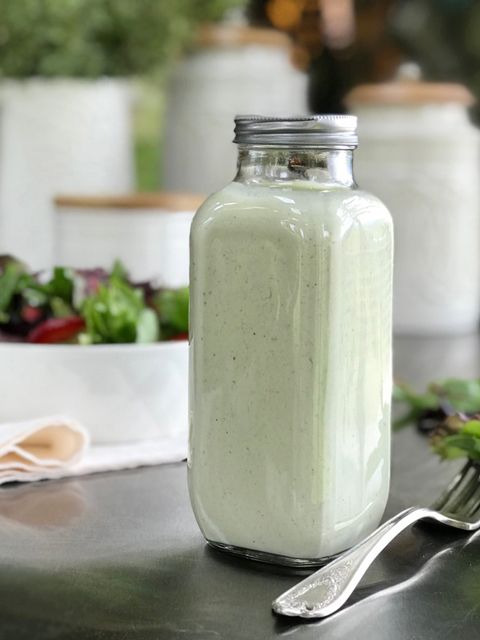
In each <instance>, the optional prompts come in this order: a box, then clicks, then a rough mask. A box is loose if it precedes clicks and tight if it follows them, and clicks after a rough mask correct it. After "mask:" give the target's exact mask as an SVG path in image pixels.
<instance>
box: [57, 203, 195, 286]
mask: <svg viewBox="0 0 480 640" xmlns="http://www.w3.org/2000/svg"><path fill="white" fill-rule="evenodd" d="M202 201H203V197H200V196H191V195H184V194H172V193H159V194H143V195H142V194H138V195H133V196H124V197H97V198H95V197H70V196H64V197H59V198H57V200H56V202H57V216H56V242H55V245H56V250H55V262H56V263H57V264H62V265H68V266H70V267H76V268H79V269H84V268H95V267H104V268H105V269H107V270H108V269H111V267H112V264H113V263H114V261H115V260H116V259H119V260H121V261H122V263H123V264H124V266H125V267H126V268H127V270H128V272H129V275H130V277H131V278H132V279H133V280H135V281H137V282H141V281H144V280H155V282H156V283H158V284H159V285H162V286H165V287H169V288H176V287H184V286H187V285H188V271H189V233H190V224H191V221H192V218H193V215H194V212H195V210H196V209H197V208H198V207H199V206H200V204H201V203H202Z"/></svg>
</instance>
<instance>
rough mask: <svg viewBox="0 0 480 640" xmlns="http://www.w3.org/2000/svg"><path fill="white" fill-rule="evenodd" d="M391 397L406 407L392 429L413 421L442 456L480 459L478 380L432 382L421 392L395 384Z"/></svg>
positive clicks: (479, 393) (451, 379) (455, 379)
mask: <svg viewBox="0 0 480 640" xmlns="http://www.w3.org/2000/svg"><path fill="white" fill-rule="evenodd" d="M394 400H396V401H397V402H399V403H400V404H402V405H403V406H404V407H405V408H406V411H405V413H404V414H403V415H402V416H401V417H400V418H399V419H398V420H397V421H396V422H395V423H394V428H397V429H399V428H401V427H403V426H405V425H407V424H416V425H417V427H418V429H419V430H420V431H422V432H424V433H426V434H428V436H429V438H430V442H431V445H432V447H433V450H434V451H435V452H436V453H437V454H439V455H440V456H441V457H442V458H446V459H451V458H460V457H467V458H470V459H471V460H476V461H480V379H475V380H460V379H457V378H450V379H448V380H443V381H440V382H433V383H432V384H430V385H429V386H428V388H427V389H426V391H425V392H424V393H416V392H415V391H413V390H412V389H411V388H410V387H408V386H407V385H404V384H397V385H396V387H395V390H394Z"/></svg>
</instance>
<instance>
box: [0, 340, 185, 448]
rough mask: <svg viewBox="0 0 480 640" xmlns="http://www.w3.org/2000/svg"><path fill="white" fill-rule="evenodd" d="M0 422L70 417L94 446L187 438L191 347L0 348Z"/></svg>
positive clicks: (164, 344) (169, 344) (8, 345)
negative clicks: (88, 436)
mask: <svg viewBox="0 0 480 640" xmlns="http://www.w3.org/2000/svg"><path fill="white" fill-rule="evenodd" d="M0 362H1V363H2V368H1V372H2V373H1V374H0V390H1V391H0V398H1V400H0V422H2V421H4V422H6V421H14V420H23V419H30V418H38V417H42V416H48V415H52V414H66V415H69V416H71V417H73V418H75V419H77V420H79V421H80V422H81V423H82V424H83V425H84V426H85V427H86V428H87V429H88V430H89V431H90V434H91V437H92V441H93V442H96V443H109V442H111V443H113V442H127V441H135V440H142V439H150V438H158V437H162V438H163V437H165V438H169V437H172V436H178V437H184V438H185V441H186V439H187V431H188V419H187V397H188V343H187V342H186V341H179V342H159V343H156V344H152V345H137V344H120V345H91V346H79V345H31V344H17V343H1V344H0Z"/></svg>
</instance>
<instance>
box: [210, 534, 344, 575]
mask: <svg viewBox="0 0 480 640" xmlns="http://www.w3.org/2000/svg"><path fill="white" fill-rule="evenodd" d="M207 543H208V545H209V546H210V547H213V548H214V549H217V550H219V551H223V552H224V553H230V554H231V555H234V556H237V557H241V558H246V559H247V560H255V561H256V562H266V563H267V564H276V565H281V566H284V567H297V568H298V567H318V566H321V565H324V564H327V563H328V562H330V561H331V560H334V559H335V558H337V557H338V556H339V555H340V554H341V553H343V551H339V552H338V553H335V554H333V555H331V556H324V557H322V558H293V557H290V556H282V555H280V554H277V553H268V552H266V551H257V550H255V549H245V548H243V547H237V546H235V545H231V544H225V543H223V542H214V541H213V540H207Z"/></svg>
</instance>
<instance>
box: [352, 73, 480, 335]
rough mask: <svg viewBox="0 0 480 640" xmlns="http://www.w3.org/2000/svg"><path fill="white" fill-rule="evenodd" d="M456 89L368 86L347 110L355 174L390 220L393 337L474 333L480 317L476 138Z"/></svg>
mask: <svg viewBox="0 0 480 640" xmlns="http://www.w3.org/2000/svg"><path fill="white" fill-rule="evenodd" d="M472 101H473V98H472V95H471V94H470V92H469V91H468V90H467V89H466V88H465V87H463V86H462V85H458V84H437V83H426V82H422V81H420V80H416V79H413V78H410V79H409V78H403V79H402V78H399V79H398V80H397V81H395V82H391V83H386V84H378V85H363V86H359V87H357V88H355V89H354V90H353V91H351V92H350V94H349V95H348V96H347V99H346V102H347V104H348V106H349V108H350V109H351V111H352V112H354V113H355V114H356V115H357V116H358V130H359V139H360V146H359V150H358V153H357V157H356V164H355V174H356V177H357V178H358V182H359V183H360V184H361V185H362V186H364V187H365V188H366V189H368V190H371V191H373V192H374V193H375V194H377V195H378V196H379V197H380V198H381V199H382V200H383V201H384V202H385V204H386V205H387V206H388V208H389V210H390V211H391V213H392V216H393V220H394V226H395V272H394V273H395V275H394V330H395V332H396V333H405V334H442V333H444V334H454V333H468V332H471V331H475V330H476V329H477V326H478V320H479V311H480V269H479V254H480V225H479V214H480V211H479V191H478V172H479V145H478V132H477V130H476V129H475V127H474V126H473V125H472V124H471V122H470V120H469V116H468V112H467V107H468V106H469V105H470V104H471V103H472Z"/></svg>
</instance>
